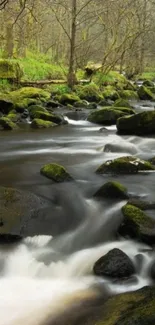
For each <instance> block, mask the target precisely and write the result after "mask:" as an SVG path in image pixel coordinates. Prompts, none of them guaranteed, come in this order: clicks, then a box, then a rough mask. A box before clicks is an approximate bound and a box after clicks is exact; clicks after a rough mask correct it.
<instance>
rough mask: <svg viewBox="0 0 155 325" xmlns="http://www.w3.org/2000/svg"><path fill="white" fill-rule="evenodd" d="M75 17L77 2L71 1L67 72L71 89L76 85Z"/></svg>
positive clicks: (75, 0)
mask: <svg viewBox="0 0 155 325" xmlns="http://www.w3.org/2000/svg"><path fill="white" fill-rule="evenodd" d="M76 15H77V0H72V26H71V38H70V59H69V71H68V77H67V80H68V86H69V87H71V88H73V86H74V85H75V84H76V82H77V80H76V75H75V69H74V68H75V67H74V66H75V40H76Z"/></svg>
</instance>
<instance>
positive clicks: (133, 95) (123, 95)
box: [119, 90, 139, 100]
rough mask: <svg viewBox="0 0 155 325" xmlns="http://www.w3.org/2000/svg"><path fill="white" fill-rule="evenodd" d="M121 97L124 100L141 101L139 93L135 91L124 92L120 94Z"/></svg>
mask: <svg viewBox="0 0 155 325" xmlns="http://www.w3.org/2000/svg"><path fill="white" fill-rule="evenodd" d="M119 95H120V97H121V98H123V99H137V100H138V99H139V96H138V94H137V92H136V91H133V90H122V91H120V92H119Z"/></svg>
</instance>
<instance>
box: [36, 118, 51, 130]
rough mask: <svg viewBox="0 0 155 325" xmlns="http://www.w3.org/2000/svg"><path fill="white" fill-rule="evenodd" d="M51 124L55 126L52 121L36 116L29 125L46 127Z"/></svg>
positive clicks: (39, 127)
mask: <svg viewBox="0 0 155 325" xmlns="http://www.w3.org/2000/svg"><path fill="white" fill-rule="evenodd" d="M53 126H56V124H55V123H53V122H49V121H44V120H41V119H37V118H35V119H34V120H33V121H32V123H31V127H32V128H33V129H47V128H50V127H53Z"/></svg>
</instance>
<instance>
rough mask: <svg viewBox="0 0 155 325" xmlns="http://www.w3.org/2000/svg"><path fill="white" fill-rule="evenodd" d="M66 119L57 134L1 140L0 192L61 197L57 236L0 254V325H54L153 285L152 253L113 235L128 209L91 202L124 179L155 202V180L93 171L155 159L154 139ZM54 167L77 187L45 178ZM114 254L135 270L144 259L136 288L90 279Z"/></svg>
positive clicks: (49, 132)
mask: <svg viewBox="0 0 155 325" xmlns="http://www.w3.org/2000/svg"><path fill="white" fill-rule="evenodd" d="M140 108H141V109H143V107H142V106H141V107H140V106H139V107H138V109H140ZM66 119H67V121H68V123H69V124H68V125H65V126H61V127H57V128H55V129H52V130H42V131H38V132H37V131H35V132H34V131H30V130H27V129H25V131H22V132H21V131H19V132H14V133H13V132H12V133H11V132H8V133H4V132H3V133H2V132H1V133H0V139H1V141H0V152H1V154H0V184H1V185H3V186H10V187H15V188H19V189H24V190H30V191H32V192H33V193H36V194H37V195H40V196H42V197H44V198H47V200H52V199H53V197H55V196H56V197H57V199H58V202H59V204H58V206H57V207H56V208H55V210H54V208H53V214H54V213H56V212H55V211H57V214H56V216H57V215H58V216H59V217H58V218H55V223H57V232H56V233H50V231H48V230H47V229H46V231H44V230H43V231H42V232H41V234H39V235H37V236H33V237H27V238H25V239H24V240H23V241H22V242H21V243H19V244H17V245H14V246H13V247H10V246H7V245H5V246H1V247H0V315H1V317H0V318H1V321H0V324H1V325H18V324H21V323H22V324H23V325H40V324H41V325H44V324H53V322H52V319H53V317H55V316H56V315H59V314H61V312H63V311H64V310H66V309H67V306H70V305H74V304H75V305H76V303H77V302H78V301H82V300H83V299H87V298H90V297H91V298H92V297H93V298H95V297H98V296H99V295H102V297H105V296H106V295H107V294H116V293H120V292H125V291H131V290H136V289H138V288H141V287H143V286H144V285H148V284H151V279H150V277H149V266H150V264H151V263H152V260H154V259H155V253H154V251H151V249H150V247H148V246H147V245H145V244H142V243H137V242H135V241H132V240H125V239H123V238H117V237H116V235H115V234H116V230H117V228H118V225H119V224H120V222H121V220H122V215H121V207H122V206H123V205H124V204H125V203H126V201H123V202H119V203H118V202H106V201H103V202H98V201H95V200H94V199H93V194H94V193H95V191H96V190H97V189H98V188H99V187H100V186H101V185H102V184H103V183H104V182H106V181H107V180H109V179H113V180H118V179H119V181H120V182H121V183H122V184H124V185H126V186H127V188H128V190H129V192H130V193H131V194H134V195H137V196H140V197H143V198H147V199H150V200H153V199H154V187H155V185H154V184H155V173H147V174H143V173H142V174H139V175H133V176H131V175H130V176H127V175H126V176H123V175H121V176H119V178H118V177H109V176H107V175H106V176H98V175H96V174H95V170H96V168H97V167H98V166H99V165H100V164H101V163H103V162H104V161H106V160H108V159H112V158H116V157H119V156H124V155H131V154H136V155H137V156H138V157H140V158H145V159H147V158H150V157H152V156H155V139H154V137H148V138H142V137H137V136H119V135H117V134H116V127H115V126H112V127H107V128H106V130H105V129H103V130H102V131H100V129H101V126H98V125H94V124H91V123H89V122H87V121H85V120H72V119H70V118H68V117H66ZM109 144H112V145H115V148H116V149H113V150H112V151H113V152H111V150H110V149H106V150H105V151H104V148H105V145H106V148H108V145H109ZM113 148H114V147H113ZM49 162H57V163H59V164H62V165H64V166H65V167H66V168H67V170H68V171H69V172H70V174H71V175H72V176H73V177H74V179H75V180H76V182H75V183H74V184H71V183H67V184H57V185H55V184H53V183H52V182H51V181H50V180H48V179H46V178H44V177H43V176H41V175H40V173H39V171H40V167H41V166H42V165H44V164H45V163H49ZM53 202H54V201H53ZM53 204H54V203H53ZM149 213H150V214H151V215H152V216H153V213H152V211H150V212H149ZM64 220H65V221H64ZM71 224H72V226H71ZM115 247H117V248H120V249H121V250H123V251H124V252H126V253H127V254H128V256H129V257H130V258H131V260H133V262H134V263H136V259H135V256H136V255H137V254H139V253H141V254H143V262H142V265H141V267H139V268H137V274H136V276H135V277H134V279H133V281H130V282H123V283H118V282H111V281H110V280H107V279H101V278H98V277H95V276H94V275H93V272H92V268H93V265H94V263H95V261H96V260H97V259H98V258H100V257H101V256H102V255H104V254H105V253H107V252H108V251H109V250H111V249H113V248H115ZM61 324H65V323H64V322H63V321H62V322H61ZM70 324H71V323H70Z"/></svg>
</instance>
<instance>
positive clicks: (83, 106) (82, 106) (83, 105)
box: [74, 100, 89, 108]
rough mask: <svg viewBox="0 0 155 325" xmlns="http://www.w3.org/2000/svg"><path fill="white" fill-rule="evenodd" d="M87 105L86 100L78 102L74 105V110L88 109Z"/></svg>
mask: <svg viewBox="0 0 155 325" xmlns="http://www.w3.org/2000/svg"><path fill="white" fill-rule="evenodd" d="M88 106H89V103H88V102H87V101H86V100H78V101H77V102H75V103H74V107H76V108H88Z"/></svg>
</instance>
